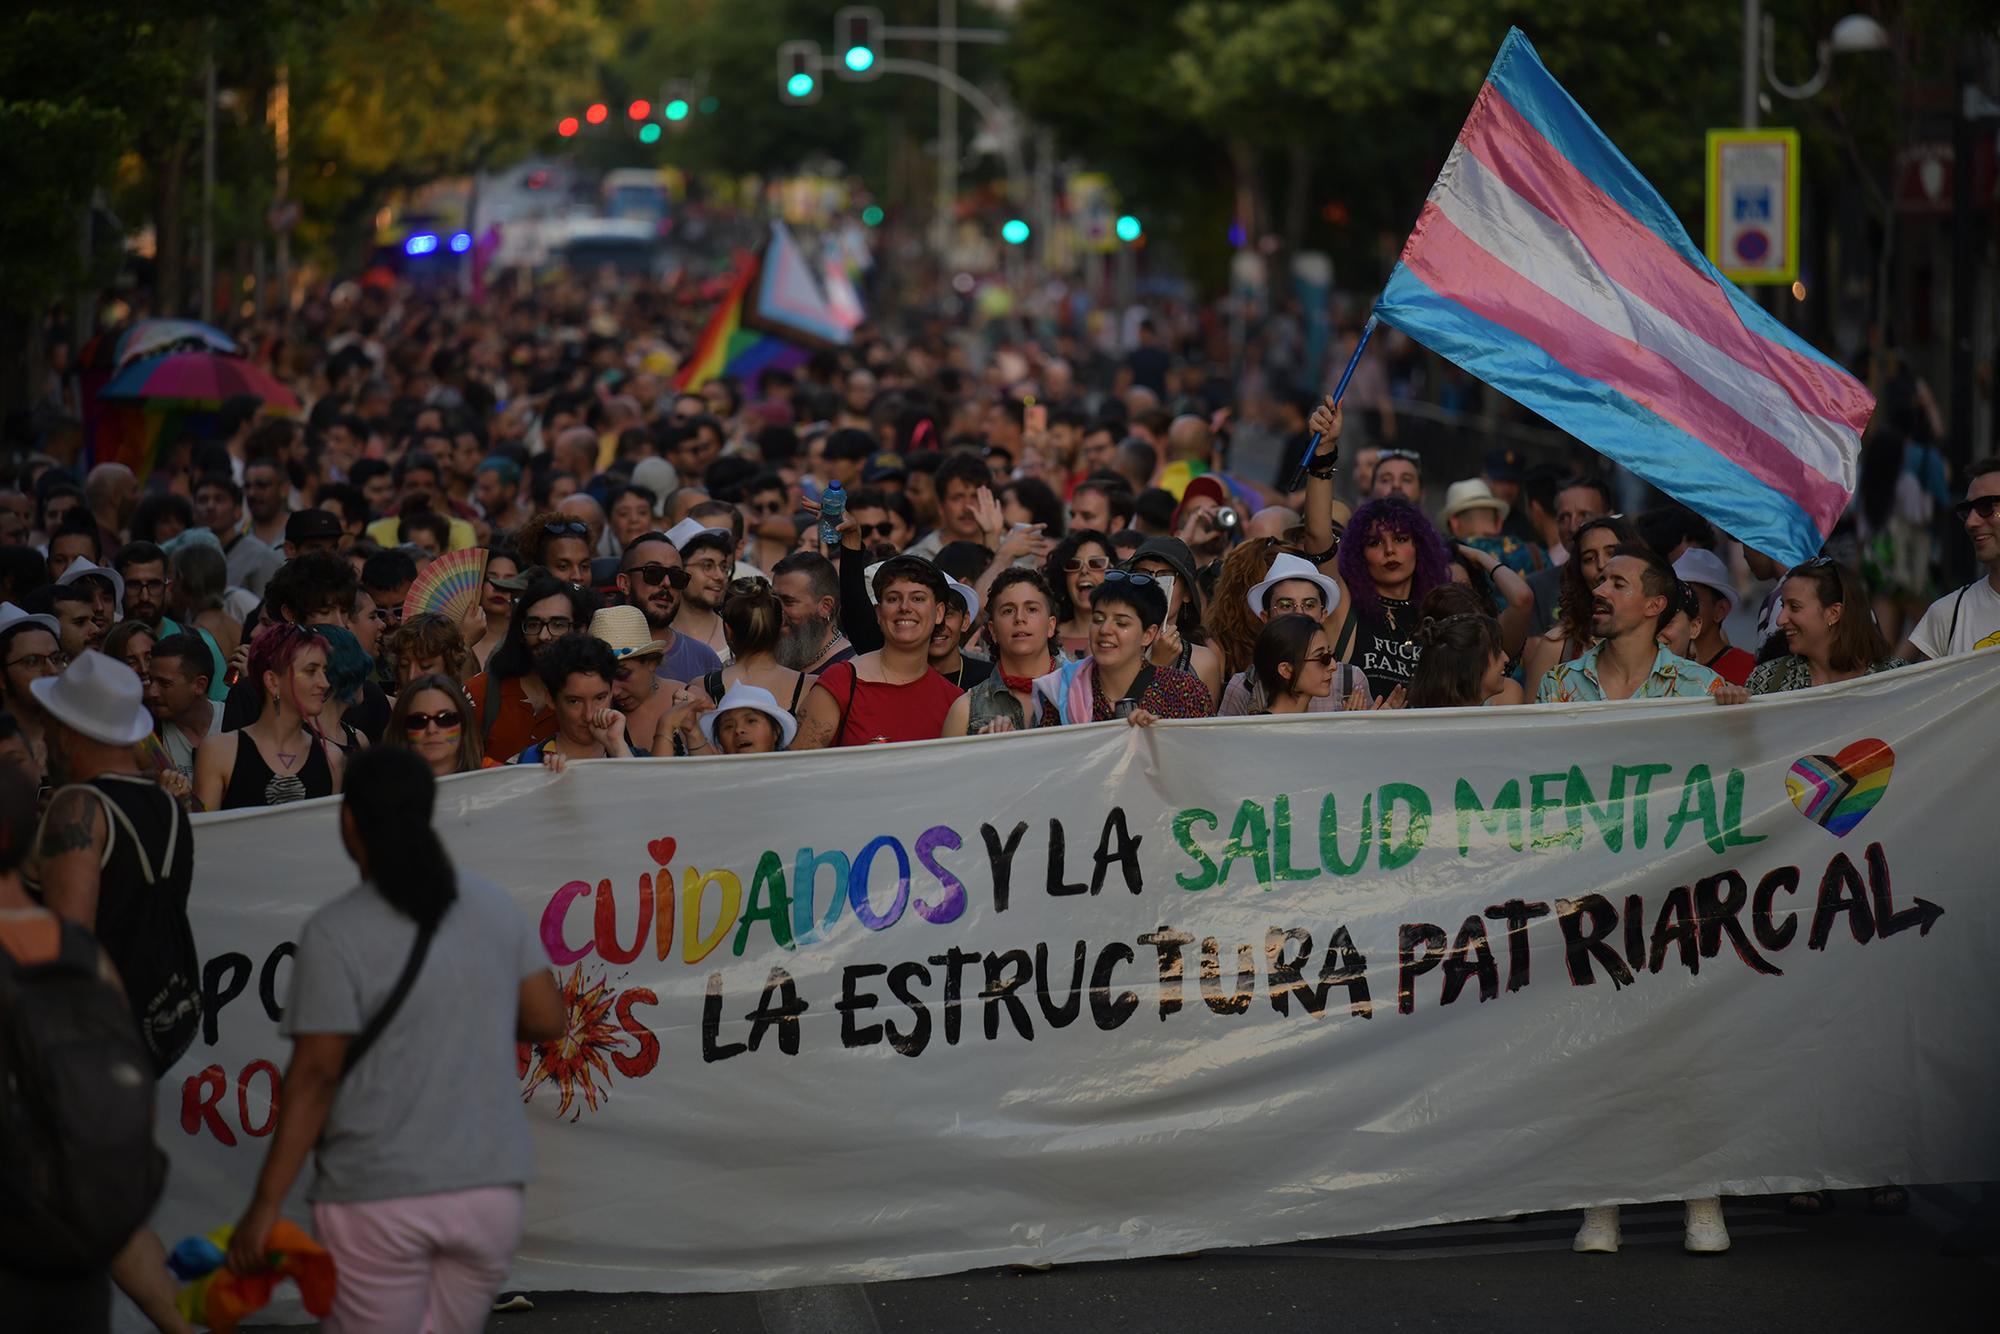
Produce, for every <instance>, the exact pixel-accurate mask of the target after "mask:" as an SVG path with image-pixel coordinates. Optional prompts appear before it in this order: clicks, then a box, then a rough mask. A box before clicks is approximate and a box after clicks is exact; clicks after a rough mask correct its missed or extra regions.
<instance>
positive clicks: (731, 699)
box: [701, 681, 799, 750]
mask: <svg viewBox="0 0 2000 1334" xmlns="http://www.w3.org/2000/svg"><path fill="white" fill-rule="evenodd" d="M731 709H755V710H757V711H758V712H759V713H762V714H767V715H769V717H770V719H771V721H772V722H774V723H776V724H777V725H778V749H779V750H784V749H785V748H786V747H788V746H790V745H791V744H792V738H793V737H794V736H797V735H798V731H799V724H798V720H797V719H795V718H793V717H792V715H791V714H789V713H786V712H785V711H784V709H783V708H781V707H779V704H778V700H777V697H776V696H775V695H773V694H772V693H771V692H770V691H768V690H766V689H764V687H762V686H753V685H751V684H749V683H748V682H746V681H738V682H737V683H736V684H735V685H733V686H731V687H729V689H727V690H725V691H723V692H722V698H721V699H719V700H717V701H716V702H715V707H714V708H713V709H710V710H709V711H708V712H707V713H704V714H703V715H701V734H702V735H703V736H705V737H707V738H708V744H709V745H710V746H715V745H716V744H717V743H716V740H715V725H716V723H717V722H719V721H721V718H722V715H723V714H725V713H728V712H729V711H730V710H731Z"/></svg>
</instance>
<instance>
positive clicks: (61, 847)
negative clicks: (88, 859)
mask: <svg viewBox="0 0 2000 1334" xmlns="http://www.w3.org/2000/svg"><path fill="white" fill-rule="evenodd" d="M97 821H98V809H97V802H96V801H94V800H92V798H91V797H90V795H89V794H88V793H84V792H79V791H76V790H75V789H73V788H72V789H69V790H67V791H63V792H58V793H57V794H56V798H55V801H54V802H53V803H51V804H50V806H49V812H48V814H47V815H45V816H43V817H42V835H41V854H42V856H43V857H45V858H46V857H60V856H62V855H63V854H64V853H69V852H95V851H97V844H98V834H97Z"/></svg>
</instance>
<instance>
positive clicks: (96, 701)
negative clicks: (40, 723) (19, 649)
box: [28, 649, 153, 746]
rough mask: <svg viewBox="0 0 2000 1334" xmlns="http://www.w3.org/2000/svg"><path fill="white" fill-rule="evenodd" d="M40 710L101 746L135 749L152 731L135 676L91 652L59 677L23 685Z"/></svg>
mask: <svg viewBox="0 0 2000 1334" xmlns="http://www.w3.org/2000/svg"><path fill="white" fill-rule="evenodd" d="M28 689H30V690H32V691H34V692H35V699H36V701H37V702H38V703H39V704H40V705H41V706H42V710H43V711H44V712H45V713H47V714H48V715H49V716H50V717H51V718H54V719H55V720H56V721H57V722H60V723H63V724H66V725H67V726H69V727H73V728H75V729H76V730H77V731H79V732H81V733H83V734H84V735H85V736H87V737H89V738H90V739H91V740H92V741H101V742H103V743H104V744H105V745H107V746H136V745H138V744H139V742H141V741H143V740H144V739H145V737H146V734H147V733H148V732H151V731H152V730H153V715H152V714H150V713H148V712H146V700H145V692H144V688H143V687H142V686H140V684H139V674H138V673H137V672H135V671H133V670H132V669H131V668H130V667H127V666H126V665H125V664H124V663H122V662H119V661H117V660H116V659H115V658H107V657H105V656H104V655H103V654H102V653H99V652H97V651H96V650H95V649H85V650H84V651H83V652H82V653H79V654H78V655H77V658H76V661H75V662H72V663H71V664H70V665H69V667H68V668H67V669H66V670H64V672H63V674H62V675H61V676H44V677H40V678H38V679H36V680H33V681H30V682H28Z"/></svg>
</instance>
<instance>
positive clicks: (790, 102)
mask: <svg viewBox="0 0 2000 1334" xmlns="http://www.w3.org/2000/svg"><path fill="white" fill-rule="evenodd" d="M778 100H779V101H780V102H783V103H785V104H786V105H787V106H805V105H806V104H808V103H811V102H817V101H819V43H818V42H785V43H784V44H782V45H781V46H779V47H778Z"/></svg>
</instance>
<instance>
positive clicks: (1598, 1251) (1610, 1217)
mask: <svg viewBox="0 0 2000 1334" xmlns="http://www.w3.org/2000/svg"><path fill="white" fill-rule="evenodd" d="M1620 1240H1621V1238H1620V1236H1619V1233H1618V1206H1617V1205H1615V1204H1600V1205H1596V1206H1594V1207H1593V1208H1589V1209H1585V1210H1584V1211H1583V1226H1582V1227H1580V1228H1578V1229H1577V1230H1576V1240H1575V1241H1573V1242H1571V1243H1570V1247H1569V1248H1570V1249H1571V1250H1573V1251H1575V1252H1576V1253H1577V1254H1579V1255H1616V1254H1618V1243H1619V1241H1620ZM1724 1244H1725V1245H1726V1244H1727V1243H1726V1242H1725V1243H1724Z"/></svg>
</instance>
